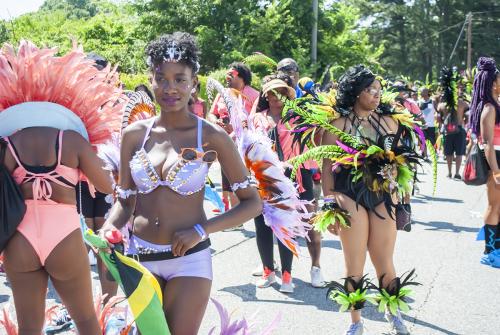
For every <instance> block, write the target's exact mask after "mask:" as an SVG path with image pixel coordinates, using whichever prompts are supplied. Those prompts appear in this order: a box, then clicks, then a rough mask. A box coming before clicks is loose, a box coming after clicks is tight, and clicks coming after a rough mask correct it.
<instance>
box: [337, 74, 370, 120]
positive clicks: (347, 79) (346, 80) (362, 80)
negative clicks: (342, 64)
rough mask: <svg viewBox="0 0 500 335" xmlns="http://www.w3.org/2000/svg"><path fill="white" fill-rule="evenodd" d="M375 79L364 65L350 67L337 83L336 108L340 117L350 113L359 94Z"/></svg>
mask: <svg viewBox="0 0 500 335" xmlns="http://www.w3.org/2000/svg"><path fill="white" fill-rule="evenodd" d="M375 79H376V76H375V75H374V74H373V73H372V72H371V71H370V70H369V69H368V68H366V67H365V66H364V65H361V64H360V65H356V66H352V67H350V68H349V69H348V70H347V72H346V73H344V74H343V75H342V76H341V77H340V79H339V83H338V89H337V107H338V109H339V111H340V113H341V114H342V115H347V114H349V113H350V112H351V110H352V107H354V103H355V102H356V99H357V98H358V96H359V94H360V93H361V92H362V91H363V90H364V89H365V88H367V87H368V86H370V85H371V84H372V83H373V82H374V81H375Z"/></svg>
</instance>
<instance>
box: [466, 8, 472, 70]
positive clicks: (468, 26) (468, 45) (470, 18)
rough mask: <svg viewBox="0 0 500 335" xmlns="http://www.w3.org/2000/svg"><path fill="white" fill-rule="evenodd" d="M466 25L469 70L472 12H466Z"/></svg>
mask: <svg viewBox="0 0 500 335" xmlns="http://www.w3.org/2000/svg"><path fill="white" fill-rule="evenodd" d="M467 18H468V21H469V23H468V25H467V70H469V71H470V70H471V62H472V13H471V12H469V14H467Z"/></svg>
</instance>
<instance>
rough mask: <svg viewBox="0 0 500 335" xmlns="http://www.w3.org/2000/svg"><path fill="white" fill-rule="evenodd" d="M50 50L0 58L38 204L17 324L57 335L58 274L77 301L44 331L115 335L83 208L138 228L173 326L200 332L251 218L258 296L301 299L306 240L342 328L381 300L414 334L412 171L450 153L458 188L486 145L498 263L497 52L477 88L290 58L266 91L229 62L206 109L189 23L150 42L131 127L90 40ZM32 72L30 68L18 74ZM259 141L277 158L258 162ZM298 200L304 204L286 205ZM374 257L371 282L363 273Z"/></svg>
mask: <svg viewBox="0 0 500 335" xmlns="http://www.w3.org/2000/svg"><path fill="white" fill-rule="evenodd" d="M4 50H6V49H4ZM53 52H54V51H51V50H48V49H38V48H37V47H35V46H34V45H32V44H31V43H29V42H22V44H21V46H20V49H19V51H14V50H13V49H12V48H11V49H10V51H9V52H6V51H2V52H1V53H0V70H1V71H0V87H1V88H2V89H4V88H5V94H2V96H1V97H0V121H1V120H2V116H6V117H7V116H9V115H13V116H14V117H16V118H19V119H20V118H24V121H23V122H22V123H21V124H16V125H15V126H11V125H9V126H8V127H7V126H6V123H5V122H3V123H2V125H0V135H2V136H3V140H2V149H3V150H2V155H0V163H1V165H0V166H1V167H3V168H4V169H5V171H7V172H8V174H10V175H11V177H12V178H13V180H14V181H15V185H12V191H11V192H14V191H15V190H16V187H17V188H18V191H19V192H20V195H21V198H22V201H24V203H25V209H24V210H23V209H20V212H21V215H20V216H21V217H22V220H20V221H19V222H15V220H14V219H12V218H7V216H6V215H2V219H3V220H4V224H5V225H11V226H12V227H13V228H12V229H11V233H10V235H9V236H8V237H9V238H8V239H7V238H6V239H5V240H4V241H1V242H2V243H3V244H2V245H1V247H2V251H3V266H4V268H5V272H6V275H7V278H8V280H9V282H10V284H11V287H12V292H13V298H14V303H15V308H16V314H17V324H18V331H19V334H40V332H41V331H42V329H44V312H45V295H46V290H47V285H48V279H49V278H50V280H51V281H52V282H53V284H54V287H55V289H56V291H57V293H58V294H59V296H60V297H61V300H62V302H63V304H64V305H65V307H66V309H65V310H64V313H65V315H63V316H58V317H56V318H54V319H53V320H52V324H50V325H45V330H46V331H47V329H49V330H50V331H51V332H52V333H56V332H57V331H58V330H63V329H65V328H64V327H65V325H66V324H68V323H73V324H74V325H75V327H76V328H77V330H78V332H79V334H89V335H90V334H92V335H95V334H101V333H102V330H101V329H100V326H99V322H98V319H97V317H96V315H95V311H94V307H93V306H94V305H93V297H92V289H91V281H90V276H89V272H90V266H89V260H88V257H87V253H88V250H89V249H87V248H86V247H85V246H84V241H83V239H82V234H81V232H80V225H81V223H80V218H79V215H78V213H80V214H81V215H82V216H83V217H84V218H85V220H84V221H85V226H86V227H88V228H90V229H91V230H94V231H96V232H97V233H98V234H99V236H100V237H101V238H103V239H107V240H108V241H109V236H110V234H113V233H114V232H116V231H117V230H118V231H123V232H125V235H128V234H129V237H128V238H127V241H126V250H125V251H124V254H126V255H128V256H130V257H132V258H133V259H134V260H136V261H137V262H138V263H140V264H141V266H142V267H144V268H145V269H147V270H148V271H149V272H150V273H152V274H153V275H154V277H155V278H156V281H157V285H158V287H159V290H160V292H162V293H163V299H162V301H161V303H162V306H163V311H164V315H165V319H166V321H167V324H168V330H167V333H168V331H170V332H171V333H172V334H197V333H198V331H199V328H200V325H201V322H202V320H203V316H204V314H205V309H206V307H207V304H208V301H209V297H210V290H211V286H212V279H213V277H212V271H213V270H212V260H211V254H210V248H209V246H210V239H209V236H210V235H211V234H214V233H217V232H222V231H225V230H228V229H233V228H235V227H238V226H241V225H242V224H243V223H245V222H247V221H249V220H251V219H253V220H254V223H255V232H256V244H257V245H256V252H258V254H259V256H260V261H261V264H258V266H257V268H256V269H249V271H248V272H249V273H250V272H252V271H251V270H253V272H252V274H253V275H254V276H257V277H258V278H257V280H256V282H255V285H256V286H257V287H258V288H259V289H264V288H268V287H270V286H271V285H272V284H274V283H275V282H276V281H277V278H280V288H279V290H280V291H281V292H283V293H286V294H293V292H294V284H293V276H292V264H293V262H294V255H296V254H297V252H296V243H297V239H300V238H304V239H305V240H306V243H307V248H308V252H309V254H310V256H311V267H310V278H311V285H312V286H313V287H316V288H324V287H326V286H328V287H329V288H328V296H329V298H330V299H331V300H332V301H333V302H335V303H337V304H338V305H340V306H341V310H342V311H349V312H350V315H351V323H350V325H349V326H348V327H347V331H346V334H347V335H360V334H363V332H364V325H363V321H362V317H361V311H362V309H363V307H364V305H365V303H366V302H368V301H369V302H372V303H374V304H376V305H378V306H379V310H380V311H383V313H384V315H385V318H386V320H387V321H388V324H389V327H390V330H391V331H392V332H393V333H395V334H409V331H408V328H407V327H406V325H405V322H404V320H403V318H402V316H401V312H405V311H407V310H408V305H407V302H408V301H407V300H406V297H407V296H408V295H409V293H410V290H409V288H408V286H411V285H419V284H418V283H416V282H415V281H414V280H413V279H414V276H415V270H411V269H408V270H409V271H408V272H406V273H405V274H401V275H398V274H397V273H399V271H397V270H396V268H395V266H394V262H393V256H394V249H395V242H396V238H397V233H398V231H399V230H409V229H410V228H411V207H410V200H411V196H412V195H413V194H414V192H415V190H418V188H417V178H416V174H417V169H418V167H419V166H421V165H422V164H423V163H425V162H426V161H427V162H428V161H432V162H433V163H435V161H436V160H437V159H438V158H439V155H440V154H442V155H443V156H444V159H446V162H447V164H448V177H449V178H453V179H455V180H460V179H462V177H461V176H462V174H461V165H462V159H463V157H464V156H465V155H466V153H468V152H469V151H470V149H471V147H472V146H473V145H474V144H476V143H480V144H481V146H482V148H484V153H485V159H486V162H487V163H488V165H489V171H490V172H488V179H487V182H486V183H487V190H488V201H489V205H488V210H487V213H486V215H485V226H484V234H485V254H486V256H485V257H486V258H485V259H484V262H486V263H488V262H489V263H492V262H494V258H493V260H492V259H491V257H490V256H491V255H493V254H494V253H495V252H496V250H499V249H500V244H499V243H500V236H499V234H500V233H499V231H498V228H497V227H498V222H499V220H500V195H499V190H500V186H499V185H500V172H498V171H500V170H499V167H498V165H499V164H500V162H499V161H498V157H499V155H498V151H497V150H500V126H499V123H500V106H499V103H498V101H499V96H500V75H499V72H498V69H497V68H496V65H495V62H494V60H492V59H489V58H481V59H480V60H479V61H478V68H477V69H478V72H477V74H476V77H475V79H474V85H473V91H472V92H467V91H466V87H465V85H463V84H461V83H460V80H459V75H458V74H457V72H456V70H454V69H443V71H442V73H441V76H440V83H441V87H440V88H439V89H437V90H435V91H432V90H431V88H430V87H427V86H424V85H422V86H420V87H418V86H414V85H413V84H411V83H408V82H405V81H402V80H394V81H392V82H388V81H386V80H384V79H383V78H381V77H380V76H378V75H376V74H374V73H373V72H372V71H371V70H370V69H369V68H367V67H366V66H364V65H357V66H354V67H351V68H349V69H347V70H346V72H345V73H344V74H343V75H342V76H340V77H339V78H338V80H336V81H334V80H332V82H331V83H328V85H320V84H316V83H314V81H312V80H311V79H310V78H301V77H300V68H299V65H298V64H297V62H296V61H295V60H293V59H291V58H285V59H283V60H281V61H279V62H277V63H276V66H275V68H273V69H272V71H271V72H272V73H271V74H269V75H267V76H265V77H264V78H262V83H261V88H260V90H257V89H255V88H253V87H252V86H251V83H252V71H251V68H250V67H249V66H248V65H246V64H245V63H244V62H237V63H233V64H231V65H229V67H228V69H227V73H226V78H225V79H226V82H225V86H226V89H225V90H223V91H218V94H217V96H216V97H215V98H214V99H213V101H212V102H211V104H210V105H208V102H209V101H205V100H203V99H202V98H201V97H200V95H201V94H200V93H201V92H200V90H201V85H200V82H199V79H198V76H197V75H198V71H199V69H200V64H199V51H198V48H197V45H196V42H195V38H194V37H193V36H192V35H190V34H187V33H182V32H176V33H173V34H168V35H163V36H161V37H159V38H158V39H156V40H154V41H152V42H151V43H150V44H149V45H148V46H147V48H146V54H145V56H146V58H147V64H148V67H149V71H150V77H151V83H144V84H145V85H141V86H140V87H137V88H136V91H137V92H139V91H142V92H143V93H144V94H143V95H142V97H144V99H146V100H147V99H150V100H151V101H150V107H151V108H154V103H155V104H156V105H157V106H159V110H158V112H157V113H156V115H154V116H151V117H144V119H141V120H138V121H136V122H133V123H132V122H130V124H129V123H128V122H127V123H126V124H125V126H126V127H124V129H123V130H121V129H120V126H122V111H123V109H124V106H125V104H126V103H127V101H129V98H130V96H131V93H129V94H128V97H127V95H126V94H123V93H122V92H121V90H120V88H119V86H120V85H119V83H118V79H117V76H116V73H115V72H114V71H113V70H112V68H111V67H110V65H109V64H107V62H106V61H105V60H103V59H100V58H99V57H96V55H92V56H91V55H85V54H84V53H83V52H82V51H81V50H73V51H72V52H70V53H68V54H67V55H66V56H63V57H56V56H55V55H54V54H53ZM34 55H35V56H34ZM36 55H41V56H44V57H45V58H43V57H41V56H40V57H38V56H36ZM30 57H31V58H30ZM39 59H44V61H45V62H46V63H40V61H39ZM40 67H41V68H40ZM63 70H65V72H62V71H63ZM71 70H74V71H71ZM21 72H22V73H26V74H27V75H26V76H24V77H23V76H17V74H18V73H21ZM56 73H64V74H65V76H66V77H63V78H62V79H58V78H57V76H56V75H55V74H56ZM30 78H43V80H39V81H35V80H32V79H30ZM61 82H63V84H61ZM2 83H6V84H2ZM148 86H149V87H151V90H150V89H149V88H148ZM320 87H326V89H325V90H322V89H321V88H320ZM469 95H471V97H472V99H470V98H469ZM40 115H42V116H41V117H40ZM26 116H29V117H26ZM75 119H76V121H74V120H75ZM59 121H61V122H59ZM7 128H8V129H7ZM14 130H15V131H14ZM113 133H114V134H115V136H116V134H118V137H119V140H118V141H117V143H118V149H117V151H116V152H117V153H116V156H117V158H116V162H114V168H109V164H107V162H106V159H104V160H102V159H101V158H102V155H100V154H99V145H103V144H106V143H107V142H109V141H110V140H111V138H112V136H113ZM478 141H479V142H478ZM248 143H250V144H248ZM268 144H269V145H268ZM245 145H246V146H245ZM267 145H268V146H267ZM255 147H260V148H262V149H261V150H263V151H262V152H264V151H265V153H266V155H271V156H269V157H273V159H274V158H275V161H272V162H271V161H269V162H268V161H266V162H264V163H265V164H264V163H263V162H262V161H259V160H258V159H257V158H252V157H253V156H252V155H251V154H250V152H251V150H252V149H253V148H255ZM497 147H498V148H497ZM241 148H245V150H243V151H242V150H241ZM266 150H267V151H266ZM271 160H272V159H271ZM216 161H217V162H218V163H219V164H220V166H221V171H222V173H221V179H220V184H221V187H222V202H223V204H224V205H223V207H224V208H223V210H220V211H219V213H218V214H217V215H213V216H210V218H207V215H206V214H205V211H204V206H203V205H204V200H205V192H204V190H205V187H209V186H206V185H207V179H208V171H209V169H210V167H211V166H212V164H213V163H215V162H216ZM453 162H455V170H454V171H453V169H452V167H453ZM275 168H276V169H277V170H279V171H277V172H273V173H276V175H279V176H281V174H283V175H284V176H285V177H286V179H287V180H288V181H289V182H290V183H291V182H292V181H293V183H294V185H295V186H294V188H293V189H292V191H291V193H288V194H290V196H285V194H287V193H285V191H284V190H285V189H286V187H287V186H286V185H288V184H286V183H284V182H283V183H281V182H276V180H279V177H276V178H273V177H271V176H272V175H271V174H270V173H269V171H270V170H272V169H275ZM110 170H112V171H110ZM266 171H267V173H268V174H267V175H266ZM110 172H111V173H110ZM319 176H321V177H319ZM215 182H216V183H217V182H219V181H218V180H216V181H215ZM285 184H286V185H285ZM315 185H321V188H322V196H320V195H318V192H317V191H315V188H317V186H316V187H315ZM269 190H271V191H269ZM107 194H112V195H113V201H109V197H107ZM269 194H273V196H272V197H271V196H269ZM291 198H293V199H294V201H293V204H290V202H286V201H288V200H289V199H291ZM0 200H2V199H0ZM277 203H278V205H277ZM284 204H286V206H285V205H284ZM273 206H274V207H273ZM21 207H22V206H21ZM187 208H189V210H186V209H187ZM278 208H279V209H280V210H284V211H287V213H292V214H293V215H294V216H293V217H294V218H295V221H297V222H292V223H290V222H288V223H281V222H279V221H280V218H279V215H278V217H276V216H277V215H276V214H274V216H273V212H272V211H273V210H274V209H278ZM271 221H272V222H273V223H271ZM285 224H287V225H288V226H285ZM277 227H278V228H277ZM327 232H330V233H332V234H335V235H338V236H339V238H340V241H341V244H342V252H343V255H344V260H345V271H344V273H345V278H343V282H336V281H332V282H327V281H325V278H324V277H323V274H322V271H321V266H322V264H321V257H320V256H321V247H322V245H321V240H322V234H325V233H327ZM283 234H284V235H283ZM275 237H276V239H277V244H278V251H279V260H280V261H279V262H277V261H276V260H275V257H274V239H275ZM108 248H109V249H110V250H111V249H113V250H115V245H113V244H109V245H108V247H107V248H105V249H106V250H105V251H106V252H110V250H108ZM94 251H95V250H94ZM113 252H114V251H113ZM367 252H368V254H369V256H370V260H371V262H372V263H373V265H374V268H375V271H376V273H375V274H367V273H365V263H366V256H367ZM488 257H490V258H488ZM498 257H499V259H500V255H498ZM97 268H98V272H99V279H100V284H101V291H102V292H103V293H104V294H107V298H106V299H105V301H104V303H105V302H106V301H107V300H108V299H109V298H110V297H112V296H114V295H116V294H117V290H118V282H117V281H116V280H112V279H111V277H110V275H109V272H110V270H109V269H108V268H107V265H106V263H105V262H103V261H102V260H100V258H98V266H97ZM371 291H374V292H375V293H374V294H371V295H370V294H368V293H369V292H371ZM167 292H168V293H167ZM142 334H143V335H147V333H145V332H144V331H143V332H142Z"/></svg>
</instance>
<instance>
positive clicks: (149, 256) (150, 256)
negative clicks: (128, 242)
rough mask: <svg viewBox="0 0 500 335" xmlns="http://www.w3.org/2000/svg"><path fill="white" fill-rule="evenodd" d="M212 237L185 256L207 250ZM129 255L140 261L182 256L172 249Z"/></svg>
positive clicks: (187, 252) (162, 259) (128, 255)
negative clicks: (174, 252)
mask: <svg viewBox="0 0 500 335" xmlns="http://www.w3.org/2000/svg"><path fill="white" fill-rule="evenodd" d="M210 245H211V243H210V239H207V240H205V241H201V242H200V243H198V244H197V245H195V246H194V247H192V248H191V249H189V250H188V251H186V253H185V254H184V256H187V255H190V254H194V253H195V252H198V251H202V250H205V249H206V248H208V247H210ZM127 257H130V258H133V259H135V260H136V261H138V262H152V261H164V260H167V259H174V258H179V257H182V256H174V254H173V253H172V251H164V252H155V253H148V254H140V253H137V254H127Z"/></svg>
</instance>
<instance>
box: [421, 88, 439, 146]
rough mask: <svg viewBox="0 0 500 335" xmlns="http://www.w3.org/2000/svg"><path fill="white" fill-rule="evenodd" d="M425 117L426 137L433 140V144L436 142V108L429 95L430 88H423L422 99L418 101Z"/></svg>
mask: <svg viewBox="0 0 500 335" xmlns="http://www.w3.org/2000/svg"><path fill="white" fill-rule="evenodd" d="M418 106H419V107H420V111H421V113H422V116H423V119H424V120H425V128H424V134H425V138H426V139H428V140H429V141H431V143H432V145H434V144H436V126H435V121H436V108H435V106H434V101H432V99H431V97H430V95H429V89H428V88H425V87H424V88H422V90H421V91H420V100H419V102H418Z"/></svg>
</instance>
